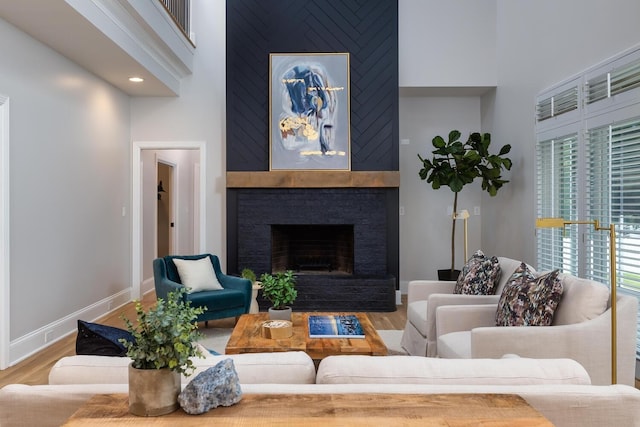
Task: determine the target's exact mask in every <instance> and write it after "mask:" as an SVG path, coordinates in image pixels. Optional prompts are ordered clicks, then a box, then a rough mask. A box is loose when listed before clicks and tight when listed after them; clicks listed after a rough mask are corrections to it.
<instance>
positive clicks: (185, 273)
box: [173, 257, 223, 293]
mask: <svg viewBox="0 0 640 427" xmlns="http://www.w3.org/2000/svg"><path fill="white" fill-rule="evenodd" d="M173 263H174V264H175V266H176V268H177V269H178V275H179V276H180V282H181V283H182V284H183V285H184V286H185V287H186V288H187V292H188V293H192V292H200V291H215V290H219V289H223V287H222V285H221V284H220V282H219V281H218V278H217V277H216V273H215V272H214V271H213V264H211V260H210V259H209V257H204V258H200V259H180V258H174V259H173Z"/></svg>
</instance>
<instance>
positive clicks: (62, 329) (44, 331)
mask: <svg viewBox="0 0 640 427" xmlns="http://www.w3.org/2000/svg"><path fill="white" fill-rule="evenodd" d="M129 301H131V288H127V289H124V290H122V291H120V292H118V293H117V294H115V295H112V296H110V297H107V298H105V299H103V300H101V301H98V302H96V303H95V304H92V305H90V306H88V307H85V308H83V309H82V310H78V311H76V312H75V313H72V314H70V315H68V316H66V317H63V318H62V319H59V320H56V321H55V322H52V323H50V324H48V325H45V326H43V327H41V328H39V329H37V330H35V331H33V332H30V333H28V334H26V335H23V336H21V337H20V338H17V339H15V340H13V341H11V342H10V343H9V366H13V365H15V364H16V363H18V362H21V361H22V360H24V359H26V358H27V357H29V356H31V355H32V354H34V353H37V352H38V351H40V350H42V349H44V348H46V347H48V346H50V345H51V344H53V343H54V342H56V341H59V340H61V339H62V338H64V337H66V336H68V335H70V334H72V333H76V332H77V330H78V319H81V320H86V321H88V322H92V321H95V320H96V319H98V318H100V317H102V316H104V315H106V314H108V313H109V312H111V311H113V310H115V309H117V308H118V307H121V306H123V305H124V304H126V303H128V302H129Z"/></svg>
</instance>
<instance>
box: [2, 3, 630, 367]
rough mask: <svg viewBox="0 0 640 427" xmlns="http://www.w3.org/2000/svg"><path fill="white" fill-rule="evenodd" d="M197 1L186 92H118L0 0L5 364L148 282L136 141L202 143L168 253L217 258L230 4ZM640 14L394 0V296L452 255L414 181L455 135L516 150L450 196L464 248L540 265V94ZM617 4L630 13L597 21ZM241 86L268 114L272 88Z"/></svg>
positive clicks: (608, 46)
mask: <svg viewBox="0 0 640 427" xmlns="http://www.w3.org/2000/svg"><path fill="white" fill-rule="evenodd" d="M24 3H25V4H27V6H25V7H29V6H31V7H34V5H35V6H39V7H38V8H35V9H33V16H34V19H36V18H38V17H39V19H42V16H45V17H46V16H47V14H46V13H45V12H46V8H45V5H44V3H46V2H40V4H38V2H36V1H32V2H24ZM392 3H393V2H392ZM192 7H193V9H192V17H193V21H192V31H193V33H194V34H195V35H196V37H195V40H196V43H195V45H196V48H195V54H194V56H193V64H192V67H193V68H192V71H191V72H190V73H187V74H188V75H186V76H185V77H183V78H182V79H181V80H180V82H179V85H178V87H179V89H178V90H179V96H175V95H164V96H135V95H131V94H129V93H127V92H126V91H124V90H121V89H118V88H116V87H115V86H113V85H112V84H109V83H107V82H106V81H105V80H103V79H101V78H99V77H97V76H96V75H95V74H93V73H91V72H89V71H87V70H86V69H85V68H83V67H82V66H80V65H78V64H76V63H74V62H72V61H70V60H69V59H67V58H66V57H64V56H62V55H61V54H59V53H57V52H56V51H54V50H52V49H51V48H49V47H48V46H47V45H46V44H44V43H42V42H41V41H38V40H36V39H34V38H32V37H31V36H29V35H27V34H26V33H24V32H23V31H21V30H20V29H18V28H17V27H16V26H14V24H11V23H10V22H11V21H12V17H11V16H8V15H6V13H8V12H7V11H8V10H10V9H8V6H7V5H6V4H5V5H2V6H1V7H0V17H2V18H3V19H2V21H0V34H1V37H0V40H1V41H0V52H2V54H3V57H4V60H3V62H2V66H1V67H0V101H2V106H3V111H5V110H8V109H9V108H10V115H9V114H8V113H7V114H6V115H5V116H3V117H10V121H9V122H8V124H7V122H6V121H5V122H3V128H2V129H0V133H1V134H2V135H3V138H4V140H3V143H4V144H5V146H6V147H9V146H10V150H7V149H5V151H3V161H4V163H3V164H4V165H5V166H4V167H3V183H4V185H5V186H8V188H6V187H5V190H4V191H5V193H3V202H4V204H3V207H4V217H3V219H4V221H3V224H4V225H3V235H4V239H3V245H4V246H3V254H4V256H3V257H2V258H3V259H2V263H3V267H4V268H3V280H2V283H1V284H0V289H1V290H2V294H1V295H2V298H1V299H2V303H0V304H1V307H0V319H2V325H3V326H2V328H1V330H0V350H1V351H0V367H7V366H10V365H13V364H15V363H17V362H19V361H20V360H23V359H24V358H26V357H28V356H29V355H30V354H32V353H33V352H36V351H40V350H42V349H43V348H46V346H47V345H49V344H50V343H52V342H54V341H56V340H57V339H60V338H62V337H64V336H66V335H68V334H70V333H73V332H74V330H75V319H77V318H79V317H83V318H87V319H95V318H98V317H100V316H102V315H104V314H106V313H107V312H109V311H111V310H112V309H113V308H115V307H118V306H119V305H121V304H122V303H124V302H126V301H129V300H130V299H132V298H136V297H139V296H140V291H141V290H145V289H146V288H145V283H147V284H148V283H149V281H150V280H152V272H151V267H150V262H151V259H152V258H153V255H152V253H150V252H149V251H145V252H144V253H143V254H142V255H141V259H142V261H139V260H136V254H138V252H135V251H136V248H134V247H133V246H134V245H133V242H134V241H136V236H137V235H140V233H142V231H141V230H140V229H137V228H136V227H135V226H134V225H133V214H134V211H135V209H136V206H135V205H134V195H135V193H136V191H137V190H136V189H135V188H134V185H133V183H134V181H135V179H134V171H135V170H136V169H134V167H133V166H132V162H133V159H134V154H132V148H131V147H132V141H135V142H141V141H142V142H150V141H151V142H157V145H151V146H152V147H160V148H161V147H164V146H165V144H169V143H171V142H184V141H192V142H194V143H195V142H197V143H201V144H202V145H200V146H202V147H204V150H203V153H202V155H203V167H202V169H203V170H204V173H205V189H204V194H205V197H204V203H203V207H202V211H203V212H205V215H204V218H203V220H202V224H203V227H202V230H201V233H200V237H199V241H198V242H195V241H194V240H195V239H193V238H189V237H185V236H189V233H188V232H186V231H185V232H182V233H181V234H180V235H181V236H183V239H184V240H181V241H180V243H179V245H180V246H179V248H178V249H179V250H181V251H183V252H193V251H194V247H198V248H200V249H202V251H201V252H205V251H206V252H210V253H214V254H218V255H219V256H220V257H221V259H222V263H223V265H225V266H226V265H228V263H227V258H228V257H229V254H228V253H227V252H228V246H227V235H228V229H227V221H228V218H227V214H228V209H227V207H228V200H227V189H226V172H227V167H226V155H227V151H228V148H227V122H226V111H227V110H226V109H227V94H226V88H227V77H226V46H227V41H226V40H225V34H226V24H225V23H226V5H225V4H224V2H221V1H219V2H208V1H207V2H205V1H196V2H193V5H192ZM639 9H640V5H638V4H637V2H632V1H629V0H616V1H613V2H588V3H587V4H585V3H584V2H582V1H578V0H566V1H563V2H557V1H551V0H549V1H547V0H545V1H537V2H525V1H517V2H514V1H507V0H503V1H500V0H487V1H483V2H477V1H463V0H459V1H446V2H445V1H442V0H424V1H422V0H399V1H398V80H399V82H398V85H399V98H398V118H399V122H398V134H397V135H395V136H394V138H395V139H396V140H397V141H398V143H399V144H398V153H397V156H398V157H397V158H398V171H399V174H400V181H401V185H400V186H399V187H398V204H399V205H398V207H397V208H398V211H399V210H400V208H402V211H403V212H404V214H401V215H400V214H399V215H398V250H397V252H398V254H397V260H398V272H399V273H398V278H397V279H398V283H397V285H398V290H399V291H400V293H406V286H407V283H408V282H409V281H411V280H414V279H430V278H435V274H436V273H435V272H436V270H437V269H438V268H441V267H442V266H443V265H444V266H446V265H447V264H448V253H447V251H445V250H442V247H443V242H447V241H448V239H449V236H448V232H449V230H448V227H447V225H448V213H447V208H448V207H449V206H450V205H451V204H452V198H451V194H450V193H449V192H444V191H433V190H431V189H430V188H429V186H428V185H427V184H425V183H424V182H423V181H421V180H420V179H419V177H418V170H419V168H420V163H419V161H418V158H417V154H418V153H421V154H426V153H429V152H430V151H431V139H432V138H433V137H434V136H435V135H443V134H446V133H448V132H449V131H450V130H451V129H459V130H460V131H461V132H463V134H464V133H469V132H473V131H479V130H482V131H483V132H490V133H491V134H492V138H493V140H494V141H495V144H496V145H498V146H501V145H503V144H507V143H508V144H511V145H512V147H513V148H512V151H511V153H510V156H511V158H512V160H513V163H514V166H513V168H512V170H511V171H510V172H509V173H508V175H507V179H509V180H510V182H509V183H508V184H507V185H505V187H504V189H502V190H501V191H500V192H499V194H498V195H497V196H496V197H493V198H490V197H489V196H488V195H486V194H483V193H482V192H481V190H480V189H479V188H478V187H476V186H474V188H470V189H468V190H467V189H465V190H464V191H463V193H461V200H463V201H464V202H463V205H462V206H461V208H462V209H467V210H469V211H470V212H472V213H475V212H478V214H477V215H475V214H474V215H471V217H470V218H469V235H468V241H469V247H470V248H473V249H476V248H481V249H482V250H483V251H484V252H485V253H487V254H492V255H493V254H495V255H508V256H510V257H512V258H516V259H520V260H524V261H526V262H528V263H529V264H531V265H536V246H535V217H536V204H535V203H536V202H535V185H534V176H535V171H534V168H535V161H534V159H535V124H534V115H535V98H536V96H537V95H538V94H539V93H540V92H541V91H543V90H544V89H546V88H548V87H550V86H552V85H554V84H556V83H558V82H561V81H563V80H565V79H567V78H569V77H571V76H573V75H574V74H576V73H578V72H580V71H582V70H584V69H586V68H588V67H590V66H593V65H594V64H597V63H600V62H601V61H604V60H606V59H607V58H609V57H611V56H613V55H616V54H618V53H620V52H622V51H625V50H626V49H629V48H631V47H634V46H636V45H637V44H638V43H639V42H640V29H638V26H637V25H635V24H636V23H635V20H636V17H637V16H638V15H639V14H638V13H639V12H640V10H639ZM613 10H615V11H624V13H616V14H615V15H616V17H615V20H611V21H605V20H603V19H602V17H606V16H611V15H612V13H611V11H613ZM39 11H40V12H39ZM51 21H52V22H54V23H55V19H51ZM594 22H597V23H598V24H597V28H598V30H597V31H593V28H594V25H595V24H590V23H594ZM15 25H17V24H15ZM549 29H556V30H549ZM76 41H77V40H76ZM69 43H71V41H70V42H69ZM104 67H107V64H104ZM143 84H144V83H143ZM252 95H253V96H255V98H256V100H257V101H258V102H259V105H264V106H265V108H266V106H267V102H268V93H262V94H256V93H253V94H252ZM7 100H8V101H7ZM9 125H10V128H9ZM168 146H170V145H168ZM196 146H199V145H197V144H196ZM263 149H264V150H265V152H267V150H268V141H267V139H266V138H265V145H264V148H263ZM9 156H10V157H9ZM264 170H268V165H266V166H265V169H264ZM36 178H38V179H36ZM9 201H10V203H9ZM475 207H478V208H479V209H477V210H475V209H474V208H475ZM9 214H10V217H9ZM178 226H179V225H178ZM9 236H10V239H9ZM459 239H460V240H459V243H460V244H458V248H459V253H458V254H457V258H458V259H459V260H460V264H462V258H463V256H462V240H461V235H460V234H459ZM36 257H37V258H36ZM136 273H137V274H136ZM136 278H137V280H136Z"/></svg>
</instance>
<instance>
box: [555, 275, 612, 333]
mask: <svg viewBox="0 0 640 427" xmlns="http://www.w3.org/2000/svg"><path fill="white" fill-rule="evenodd" d="M558 277H559V278H560V280H562V287H563V292H562V301H560V304H559V305H558V308H557V309H556V312H555V314H554V315H553V324H554V325H571V324H573V323H580V322H584V321H585V320H591V319H595V318H596V317H598V316H600V315H601V314H602V313H604V312H605V310H606V309H607V307H608V305H609V288H608V287H607V286H605V285H603V284H602V283H598V282H594V281H593V280H588V279H581V278H578V277H575V276H572V275H569V274H560V275H559V276H558Z"/></svg>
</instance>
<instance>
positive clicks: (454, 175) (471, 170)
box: [418, 130, 511, 271]
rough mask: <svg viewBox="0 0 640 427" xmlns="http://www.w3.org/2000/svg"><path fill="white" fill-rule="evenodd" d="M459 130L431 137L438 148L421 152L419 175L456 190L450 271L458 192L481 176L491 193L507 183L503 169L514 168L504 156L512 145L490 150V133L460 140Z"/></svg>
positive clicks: (436, 184) (453, 253)
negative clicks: (425, 153) (424, 154)
mask: <svg viewBox="0 0 640 427" xmlns="http://www.w3.org/2000/svg"><path fill="white" fill-rule="evenodd" d="M460 136H461V134H460V132H459V131H457V130H452V131H451V132H449V139H448V140H447V141H445V140H444V138H442V137H441V136H439V135H438V136H436V137H434V138H433V140H432V141H431V142H432V144H433V146H434V147H435V150H433V151H432V154H433V157H432V159H431V160H429V159H425V158H423V157H422V156H421V155H420V154H418V158H419V159H420V161H421V162H422V168H421V169H420V172H419V175H420V179H422V180H426V181H427V182H428V183H430V184H431V187H432V188H433V189H434V190H437V189H439V188H440V187H441V186H443V185H444V186H447V187H449V189H451V191H453V193H454V197H453V215H452V226H451V271H453V270H454V268H455V267H454V266H455V236H456V220H455V218H456V216H457V214H458V193H459V192H460V191H462V188H463V187H464V186H465V185H467V184H471V183H472V182H473V181H474V180H475V179H476V178H480V179H481V180H482V189H483V190H485V191H487V192H488V193H489V194H490V195H491V196H495V195H496V194H497V193H498V190H499V189H500V188H502V186H503V185H504V184H506V183H507V182H509V181H507V180H505V179H502V170H503V169H506V170H511V160H510V159H509V158H507V157H505V155H506V154H508V153H509V151H511V145H509V144H506V145H504V146H502V148H501V149H500V151H499V152H498V154H491V153H489V145H490V144H491V134H488V133H484V134H481V133H479V132H474V133H472V134H470V135H469V139H467V141H466V142H462V141H461V140H460Z"/></svg>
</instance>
